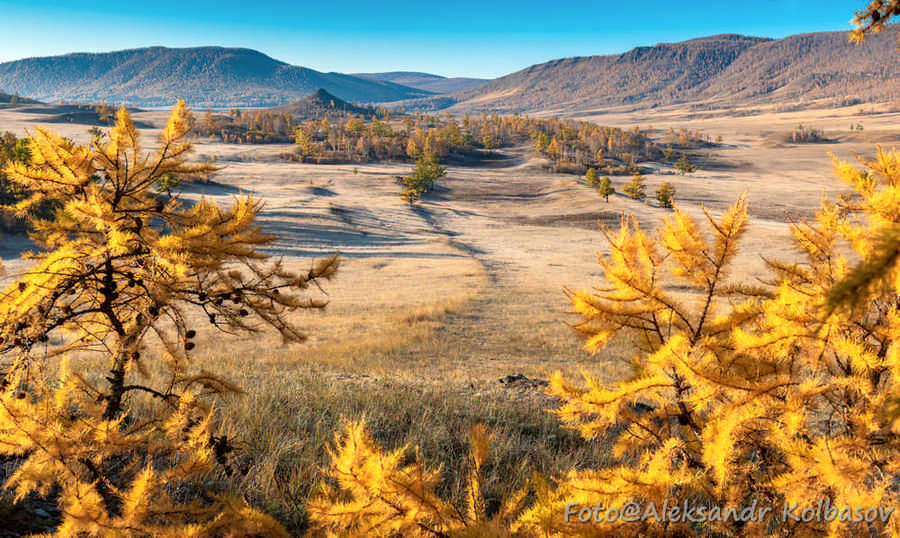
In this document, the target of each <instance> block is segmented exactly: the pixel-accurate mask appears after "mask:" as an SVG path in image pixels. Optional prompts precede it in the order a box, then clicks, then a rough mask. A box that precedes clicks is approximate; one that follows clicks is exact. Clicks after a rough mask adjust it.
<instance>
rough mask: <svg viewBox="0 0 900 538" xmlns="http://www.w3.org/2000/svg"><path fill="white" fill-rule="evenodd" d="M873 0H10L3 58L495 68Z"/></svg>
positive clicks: (829, 11) (3, 5)
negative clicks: (221, 52) (230, 53)
mask: <svg viewBox="0 0 900 538" xmlns="http://www.w3.org/2000/svg"><path fill="white" fill-rule="evenodd" d="M866 2H867V0H856V1H853V0H844V1H831V0H820V1H818V2H809V1H800V0H743V1H741V0H738V1H731V2H728V1H726V2H713V1H711V0H710V1H692V0H644V1H642V2H638V1H634V0H631V1H628V0H620V1H616V2H611V1H603V0H599V1H589V0H578V1H572V2H554V1H552V0H542V1H535V0H503V1H498V2H491V1H489V0H397V1H394V2H375V1H371V0H316V1H315V2H305V1H303V0H256V1H254V0H201V1H187V0H183V1H175V0H153V1H150V2H147V1H143V0H133V1H132V0H119V1H118V2H116V1H110V0H106V1H95V0H80V1H72V0H60V1H57V0H52V1H50V0H47V1H43V0H34V1H31V0H25V1H22V0H15V1H9V0H0V61H8V60H15V59H19V58H26V57H31V56H49V55H55V54H65V53H68V52H106V51H111V50H122V49H129V48H137V47H147V46H153V45H163V46H168V47H193V46H203V45H219V46H226V47H247V48H252V49H256V50H259V51H261V52H263V53H265V54H268V55H269V56H272V57H273V58H275V59H278V60H282V61H285V62H288V63H291V64H295V65H302V66H304V67H311V68H313V69H317V70H320V71H338V72H343V73H357V72H377V71H425V72H430V73H436V74H439V75H444V76H472V77H483V78H494V77H497V76H501V75H505V74H508V73H511V72H513V71H517V70H519V69H522V68H524V67H527V66H529V65H532V64H535V63H540V62H543V61H547V60H552V59H556V58H563V57H567V56H591V55H595V54H615V53H619V52H624V51H626V50H629V49H631V48H633V47H636V46H640V45H654V44H656V43H660V42H675V41H683V40H685V39H692V38H695V37H703V36H707V35H713V34H722V33H739V34H747V35H755V36H763V37H776V38H777V37H783V36H786V35H790V34H797V33H804V32H818V31H827V30H849V29H851V28H852V26H851V24H850V20H851V19H852V18H853V13H854V11H856V10H860V9H862V8H863V7H864V6H865V4H866Z"/></svg>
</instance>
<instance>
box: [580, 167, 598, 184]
mask: <svg viewBox="0 0 900 538" xmlns="http://www.w3.org/2000/svg"><path fill="white" fill-rule="evenodd" d="M584 184H585V185H587V186H588V187H591V188H593V189H596V188H597V187H598V186H599V185H600V176H598V175H597V170H596V169H594V168H588V169H587V172H586V173H585V174H584Z"/></svg>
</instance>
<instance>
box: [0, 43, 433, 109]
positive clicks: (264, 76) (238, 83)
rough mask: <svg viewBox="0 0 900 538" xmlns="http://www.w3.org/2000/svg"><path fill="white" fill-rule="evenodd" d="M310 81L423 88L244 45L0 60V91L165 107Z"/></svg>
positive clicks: (374, 98)
mask: <svg viewBox="0 0 900 538" xmlns="http://www.w3.org/2000/svg"><path fill="white" fill-rule="evenodd" d="M317 88H325V89H327V90H328V91H329V92H330V93H332V94H334V95H336V96H338V97H340V98H342V99H344V100H347V101H357V102H366V103H367V102H383V101H394V100H398V99H408V98H414V97H424V96H427V95H430V92H427V91H424V90H419V89H415V88H410V87H407V86H403V85H400V84H394V83H391V82H382V81H375V80H368V79H364V78H360V77H354V76H351V75H345V74H341V73H322V72H319V71H316V70H313V69H310V68H307V67H301V66H293V65H290V64H287V63H285V62H282V61H280V60H276V59H274V58H272V57H270V56H268V55H266V54H265V53H262V52H260V51H257V50H254V49H249V48H231V47H220V46H205V47H184V48H170V47H163V46H152V47H144V48H138V49H125V50H119V51H112V52H102V53H93V52H74V53H69V54H65V55H59V56H43V57H34V58H25V59H21V60H15V61H11V62H5V63H0V90H2V91H5V92H7V93H14V92H18V93H19V94H20V95H27V96H29V97H32V98H35V99H38V100H42V101H49V102H55V101H59V100H66V101H80V102H94V101H99V100H101V99H103V100H106V101H107V102H110V103H111V104H120V103H127V104H130V105H138V106H167V105H170V104H172V102H174V100H175V99H177V98H183V99H185V100H186V101H188V102H189V103H190V104H191V105H193V106H199V107H202V106H277V105H281V104H285V103H289V102H291V101H295V100H297V99H300V98H302V97H305V96H306V95H309V94H310V93H312V92H313V91H315V90H316V89H317Z"/></svg>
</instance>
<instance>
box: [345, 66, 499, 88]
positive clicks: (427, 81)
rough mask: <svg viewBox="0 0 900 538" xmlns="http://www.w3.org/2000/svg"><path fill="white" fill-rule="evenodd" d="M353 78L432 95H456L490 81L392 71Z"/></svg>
mask: <svg viewBox="0 0 900 538" xmlns="http://www.w3.org/2000/svg"><path fill="white" fill-rule="evenodd" d="M353 76H356V77H363V78H367V79H369V80H377V81H380V82H393V83H394V84H400V85H403V86H409V87H410V88H417V89H420V90H425V91H428V92H432V93H437V94H442V93H456V92H464V91H467V90H472V89H475V88H477V87H478V86H481V85H482V84H484V83H485V82H487V81H488V79H484V78H467V77H453V78H447V77H442V76H440V75H432V74H430V73H417V72H412V71H390V72H387V73H356V74H354V75H353Z"/></svg>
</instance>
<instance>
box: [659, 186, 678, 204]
mask: <svg viewBox="0 0 900 538" xmlns="http://www.w3.org/2000/svg"><path fill="white" fill-rule="evenodd" d="M674 198H675V186H674V185H672V184H671V183H669V182H668V181H664V182H663V183H662V184H660V186H659V188H657V189H656V201H657V202H659V206H660V207H665V208H671V207H672V205H673V204H674Z"/></svg>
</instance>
